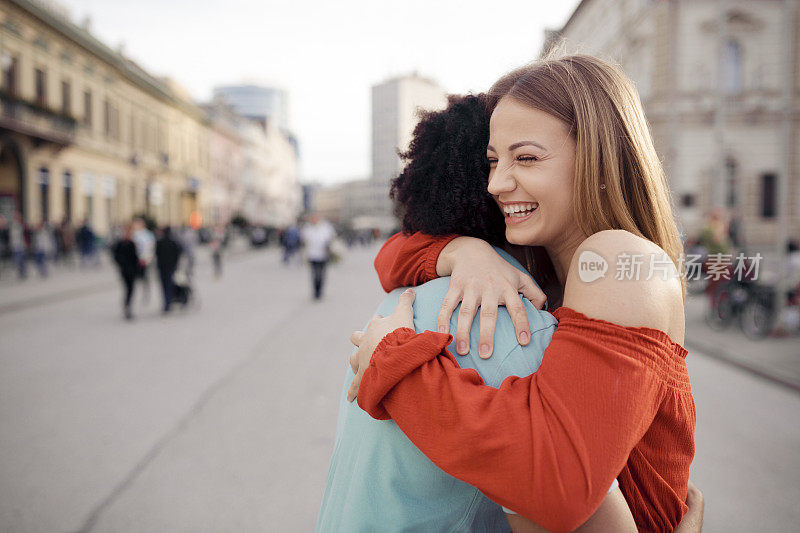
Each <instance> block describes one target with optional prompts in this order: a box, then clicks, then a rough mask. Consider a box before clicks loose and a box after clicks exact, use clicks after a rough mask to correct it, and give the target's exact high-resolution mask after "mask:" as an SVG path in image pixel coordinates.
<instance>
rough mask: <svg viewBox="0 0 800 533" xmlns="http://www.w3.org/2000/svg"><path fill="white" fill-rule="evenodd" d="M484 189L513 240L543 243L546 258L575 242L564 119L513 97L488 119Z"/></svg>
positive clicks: (570, 147)
mask: <svg viewBox="0 0 800 533" xmlns="http://www.w3.org/2000/svg"><path fill="white" fill-rule="evenodd" d="M486 155H487V158H488V160H489V166H490V170H489V186H488V188H489V193H490V194H491V195H492V196H493V197H494V199H495V200H496V201H497V203H498V205H499V206H500V209H502V210H503V212H504V214H505V222H506V238H507V239H508V242H510V243H513V244H521V245H529V246H544V247H545V248H547V249H548V251H549V252H550V255H551V257H552V256H553V254H554V252H555V253H556V254H557V253H558V250H559V249H562V248H564V247H566V246H569V245H571V244H573V243H579V242H580V235H581V232H580V230H579V229H578V225H577V223H576V221H575V217H574V214H573V207H572V202H573V200H572V198H573V196H572V188H573V181H574V174H575V140H574V138H573V137H572V135H570V131H569V127H568V125H567V124H566V123H564V122H563V121H561V120H559V119H557V118H555V117H553V116H552V115H549V114H547V113H545V112H544V111H540V110H538V109H535V108H532V107H528V106H525V105H523V104H521V103H519V102H517V101H516V100H513V99H512V98H508V97H506V98H503V99H502V100H500V102H499V103H498V104H497V106H496V107H495V109H494V112H493V113H492V117H491V120H490V122H489V146H488V147H487V152H486Z"/></svg>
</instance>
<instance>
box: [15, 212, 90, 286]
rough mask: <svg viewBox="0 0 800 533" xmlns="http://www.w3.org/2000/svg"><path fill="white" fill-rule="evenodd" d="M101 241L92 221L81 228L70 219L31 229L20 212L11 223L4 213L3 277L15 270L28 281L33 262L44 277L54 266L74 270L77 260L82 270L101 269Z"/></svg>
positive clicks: (82, 224)
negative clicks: (99, 246)
mask: <svg viewBox="0 0 800 533" xmlns="http://www.w3.org/2000/svg"><path fill="white" fill-rule="evenodd" d="M97 240H98V239H97V236H96V235H95V232H94V230H93V229H92V226H91V224H90V223H89V221H88V220H85V221H83V222H82V223H81V225H80V226H77V227H75V226H74V225H73V224H72V222H70V221H69V220H67V219H65V220H63V221H62V222H61V223H60V224H56V225H53V224H50V223H49V222H40V223H38V224H36V225H34V226H29V225H27V224H25V223H24V222H23V220H22V215H21V214H20V213H19V212H17V213H15V214H14V216H13V217H12V218H11V220H8V219H7V218H6V217H5V216H4V215H2V214H0V276H3V274H5V272H6V271H8V270H12V267H13V270H15V271H16V276H17V278H19V279H26V278H27V277H28V272H29V268H30V264H31V263H32V264H33V265H34V266H35V268H36V270H37V271H38V273H39V275H40V276H41V277H43V278H46V277H47V276H48V275H49V273H50V269H51V267H53V266H56V265H59V266H66V267H72V266H75V264H76V260H77V261H79V263H80V266H81V267H96V266H99V264H100V258H99V257H98V254H97V251H98V247H97Z"/></svg>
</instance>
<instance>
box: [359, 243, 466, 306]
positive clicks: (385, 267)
mask: <svg viewBox="0 0 800 533" xmlns="http://www.w3.org/2000/svg"><path fill="white" fill-rule="evenodd" d="M456 237H457V235H448V236H443V237H434V236H431V235H427V234H424V233H420V232H417V233H412V234H408V233H397V234H395V235H392V236H391V237H390V238H389V239H388V240H387V241H386V242H385V243H384V244H383V246H382V247H381V249H380V251H378V254H377V255H376V256H375V263H374V265H375V271H376V272H377V273H378V278H379V279H380V282H381V286H382V287H383V289H384V290H385V291H386V292H390V291H392V290H394V289H396V288H398V287H406V286H417V285H421V284H423V283H425V282H427V281H430V280H432V279H435V278H437V277H439V275H438V274H437V272H436V264H437V260H438V258H439V254H440V252H441V250H442V248H444V247H445V246H446V245H447V244H448V243H449V242H451V241H452V240H453V239H455V238H456Z"/></svg>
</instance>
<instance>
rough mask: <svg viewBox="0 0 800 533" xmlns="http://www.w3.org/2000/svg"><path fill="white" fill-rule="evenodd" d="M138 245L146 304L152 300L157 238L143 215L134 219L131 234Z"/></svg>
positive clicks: (140, 272)
mask: <svg viewBox="0 0 800 533" xmlns="http://www.w3.org/2000/svg"><path fill="white" fill-rule="evenodd" d="M131 239H132V240H133V243H134V244H135V245H136V255H137V256H138V257H139V266H140V267H141V268H140V269H139V277H140V278H141V280H142V301H143V302H144V303H145V304H146V303H147V302H148V301H149V300H150V265H151V264H152V262H153V257H154V256H155V252H156V238H155V235H153V232H152V231H150V230H149V229H148V227H147V224H146V223H145V221H144V219H143V218H141V217H136V218H134V219H133V233H132V235H131Z"/></svg>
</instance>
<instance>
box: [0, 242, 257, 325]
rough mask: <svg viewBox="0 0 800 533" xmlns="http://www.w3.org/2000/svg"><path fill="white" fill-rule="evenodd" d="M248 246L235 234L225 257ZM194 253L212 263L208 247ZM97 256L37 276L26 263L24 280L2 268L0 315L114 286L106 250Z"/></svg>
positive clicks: (199, 259)
mask: <svg viewBox="0 0 800 533" xmlns="http://www.w3.org/2000/svg"><path fill="white" fill-rule="evenodd" d="M250 249H251V248H250V244H249V242H248V241H247V239H245V238H242V237H237V238H234V239H232V240H231V242H230V243H229V244H228V247H227V249H226V251H225V256H226V257H235V256H237V255H240V254H242V253H244V252H246V251H248V250H250ZM195 254H196V256H197V259H196V261H197V264H198V265H205V264H210V263H211V259H210V256H211V251H210V250H209V249H208V247H207V246H199V247H197V249H196V250H195ZM98 257H99V263H100V265H99V266H97V267H86V268H81V267H79V266H78V262H79V261H78V258H77V257H76V258H75V262H74V265H71V266H63V265H59V266H58V267H54V266H53V265H52V264H50V265H49V275H48V277H46V278H42V277H41V276H39V272H38V271H37V269H36V265H35V264H33V263H29V264H28V277H27V278H26V279H24V280H20V279H18V278H17V273H16V271H15V270H13V269H6V270H3V272H2V278H0V315H2V314H4V313H9V312H12V311H19V310H21V309H28V308H30V307H36V306H38V305H42V304H46V303H54V302H58V301H64V300H69V299H70V298H75V297H77V296H84V295H88V294H93V293H97V292H103V291H107V290H111V289H115V288H117V287H118V286H119V284H120V281H119V276H118V274H117V269H116V267H115V266H114V264H113V261H112V259H111V256H110V255H109V252H108V250H106V249H102V250H99V251H98ZM195 268H196V267H195Z"/></svg>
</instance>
